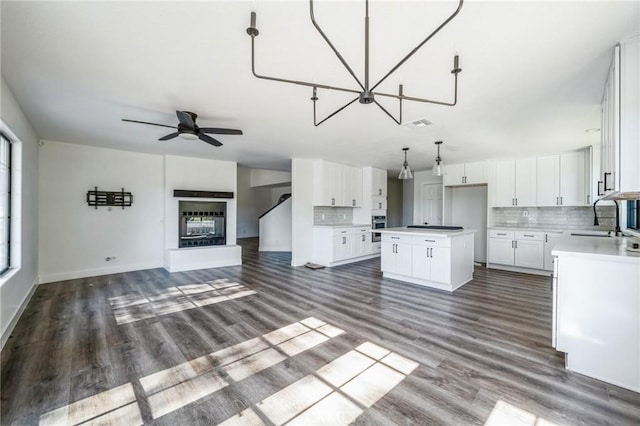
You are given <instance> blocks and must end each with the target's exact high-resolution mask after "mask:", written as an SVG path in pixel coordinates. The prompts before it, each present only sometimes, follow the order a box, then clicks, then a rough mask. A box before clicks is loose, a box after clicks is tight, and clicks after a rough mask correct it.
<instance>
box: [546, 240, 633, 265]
mask: <svg viewBox="0 0 640 426" xmlns="http://www.w3.org/2000/svg"><path fill="white" fill-rule="evenodd" d="M626 247H627V238H626V237H608V238H603V237H568V238H565V239H562V240H560V241H558V243H557V244H556V246H555V247H554V248H553V250H552V251H551V254H552V255H554V256H563V255H569V256H583V257H585V258H592V259H594V260H610V261H614V262H625V263H637V264H640V253H638V252H633V251H627V250H626Z"/></svg>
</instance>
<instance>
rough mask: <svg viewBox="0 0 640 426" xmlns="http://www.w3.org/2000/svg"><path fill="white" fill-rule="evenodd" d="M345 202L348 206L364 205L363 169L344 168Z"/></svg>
mask: <svg viewBox="0 0 640 426" xmlns="http://www.w3.org/2000/svg"><path fill="white" fill-rule="evenodd" d="M343 191H344V194H345V195H344V200H343V201H344V203H343V205H345V206H347V207H361V206H362V169H360V168H357V167H345V168H344V188H343Z"/></svg>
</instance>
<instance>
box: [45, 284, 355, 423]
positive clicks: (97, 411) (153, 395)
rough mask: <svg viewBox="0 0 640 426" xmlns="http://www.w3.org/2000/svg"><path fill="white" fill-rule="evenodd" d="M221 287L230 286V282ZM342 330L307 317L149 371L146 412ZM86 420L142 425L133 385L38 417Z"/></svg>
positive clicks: (178, 403) (163, 409)
mask: <svg viewBox="0 0 640 426" xmlns="http://www.w3.org/2000/svg"><path fill="white" fill-rule="evenodd" d="M224 284H225V283H221V285H224ZM224 288H227V289H229V288H231V286H226V287H224ZM187 291H188V292H190V293H191V294H194V293H197V292H199V293H200V294H202V293H203V292H206V291H208V290H204V289H203V288H202V287H200V286H198V287H196V286H190V288H188V289H187ZM174 295H175V294H174ZM174 295H172V296H174ZM163 296H167V295H166V294H165V295H163ZM172 296H167V297H172ZM305 324H307V325H305ZM314 328H315V330H314ZM342 333H344V331H343V330H341V329H339V328H337V327H334V326H332V325H330V324H327V323H325V322H324V321H320V320H318V319H316V318H312V317H310V318H306V319H305V320H303V321H300V322H296V323H293V324H289V325H287V326H285V327H282V328H279V329H278V330H275V331H272V332H270V333H266V334H264V335H263V336H260V337H256V338H253V339H249V340H246V341H244V342H241V343H238V344H236V345H233V346H230V347H228V348H224V349H221V350H219V351H216V352H213V353H210V354H208V355H204V356H201V357H199V358H195V359H192V360H191V361H187V362H184V363H182V364H179V365H176V366H173V367H171V368H167V369H165V370H162V371H158V372H156V373H153V374H149V375H147V376H145V377H142V378H140V379H139V381H140V385H141V386H142V390H143V391H144V393H145V395H146V397H147V403H148V406H149V408H150V410H151V414H152V416H153V418H154V419H157V418H159V417H162V416H164V415H166V414H168V413H170V412H172V411H175V410H177V409H179V408H182V407H184V406H186V405H188V404H191V403H193V402H195V401H198V400H200V399H202V398H204V397H206V396H208V395H211V394H213V393H214V392H216V391H218V390H220V389H223V388H225V387H227V386H228V385H229V383H230V382H231V381H240V380H243V379H245V378H247V377H250V376H252V375H254V374H256V373H259V372H261V371H263V370H265V369H267V368H269V367H272V366H274V365H276V364H278V363H279V362H282V361H284V360H286V359H287V358H289V357H292V356H294V355H297V354H299V353H302V352H304V351H306V350H309V349H311V348H313V347H315V346H317V345H319V344H321V343H323V342H326V341H327V340H329V339H330V338H331V337H335V336H338V335H340V334H342ZM225 377H226V379H225ZM229 379H231V380H229ZM245 414H246V415H242V413H241V414H238V415H237V417H238V422H240V420H242V422H248V423H246V424H260V423H255V422H254V420H255V419H257V420H259V418H258V417H256V415H255V413H253V414H251V413H249V412H247V413H245ZM87 421H90V422H94V421H95V422H97V423H99V424H110V423H121V424H127V425H134V424H142V417H141V414H140V410H139V407H138V403H137V400H136V396H135V393H134V390H133V386H132V384H131V383H127V384H125V385H122V386H119V387H117V388H114V389H111V390H108V391H105V392H101V393H99V394H96V395H93V396H91V397H89V398H85V399H82V400H80V401H76V402H74V403H72V404H69V405H66V406H64V407H61V408H58V409H56V410H53V411H50V412H48V413H46V414H43V415H42V416H41V417H40V424H43V425H54V424H55V425H58V424H74V425H75V424H79V423H83V422H87ZM243 424H244V423H243Z"/></svg>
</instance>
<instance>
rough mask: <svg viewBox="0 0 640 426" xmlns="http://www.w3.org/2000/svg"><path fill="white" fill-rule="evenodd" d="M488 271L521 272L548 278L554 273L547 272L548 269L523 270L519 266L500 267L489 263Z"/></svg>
mask: <svg viewBox="0 0 640 426" xmlns="http://www.w3.org/2000/svg"><path fill="white" fill-rule="evenodd" d="M487 269H500V270H501V271H509V272H520V273H522V274H531V275H542V276H546V277H550V276H551V274H552V273H553V271H547V270H546V269H532V268H521V267H519V266H509V265H499V264H496V263H488V262H487Z"/></svg>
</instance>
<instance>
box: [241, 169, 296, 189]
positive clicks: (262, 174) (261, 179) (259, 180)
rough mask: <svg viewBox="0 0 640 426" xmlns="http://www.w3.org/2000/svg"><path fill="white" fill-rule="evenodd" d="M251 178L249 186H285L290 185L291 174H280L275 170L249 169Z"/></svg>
mask: <svg viewBox="0 0 640 426" xmlns="http://www.w3.org/2000/svg"><path fill="white" fill-rule="evenodd" d="M250 170H251V172H250V174H251V178H250V185H251V186H253V187H256V186H273V185H286V184H290V183H291V173H289V172H280V171H277V170H266V169H250Z"/></svg>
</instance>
